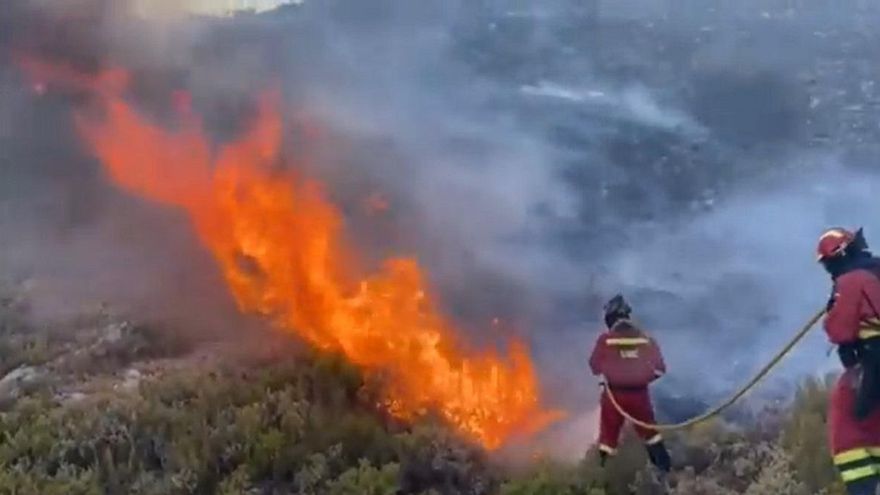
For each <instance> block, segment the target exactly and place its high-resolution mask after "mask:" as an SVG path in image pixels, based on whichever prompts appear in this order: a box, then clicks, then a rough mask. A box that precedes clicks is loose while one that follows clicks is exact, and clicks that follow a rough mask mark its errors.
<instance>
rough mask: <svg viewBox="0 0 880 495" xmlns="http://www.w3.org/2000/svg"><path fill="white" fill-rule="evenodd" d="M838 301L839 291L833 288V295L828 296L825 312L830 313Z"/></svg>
mask: <svg viewBox="0 0 880 495" xmlns="http://www.w3.org/2000/svg"><path fill="white" fill-rule="evenodd" d="M836 301H837V291H835V290H834V288H833V287H832V288H831V295H830V296H828V303H826V304H825V312H826V313H830V312H831V308H833V307H834V303H835V302H836Z"/></svg>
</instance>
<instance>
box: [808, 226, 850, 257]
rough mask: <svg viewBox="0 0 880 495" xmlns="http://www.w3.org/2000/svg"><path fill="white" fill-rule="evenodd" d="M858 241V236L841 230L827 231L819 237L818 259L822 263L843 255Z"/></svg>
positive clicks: (837, 228)
mask: <svg viewBox="0 0 880 495" xmlns="http://www.w3.org/2000/svg"><path fill="white" fill-rule="evenodd" d="M855 240H856V234H854V233H852V232H850V231H848V230H846V229H843V228H840V227H835V228H833V229H828V230H826V231H825V232H824V233H823V234H822V235H821V236H820V237H819V246H818V247H817V248H816V255H817V257H816V259H817V260H818V261H822V260H825V259H828V258H834V257H835V256H839V255H841V254H843V252H844V251H845V250H846V248H847V247H848V246H849V245H850V244H852V242H853V241H855Z"/></svg>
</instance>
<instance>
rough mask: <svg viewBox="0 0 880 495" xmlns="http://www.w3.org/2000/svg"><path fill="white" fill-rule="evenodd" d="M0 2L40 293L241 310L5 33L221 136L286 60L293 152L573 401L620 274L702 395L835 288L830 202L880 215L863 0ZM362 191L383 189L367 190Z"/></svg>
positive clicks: (457, 305)
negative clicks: (192, 112) (512, 340)
mask: <svg viewBox="0 0 880 495" xmlns="http://www.w3.org/2000/svg"><path fill="white" fill-rule="evenodd" d="M6 3H8V4H9V6H8V7H6V6H4V9H5V11H6V12H7V13H8V14H4V16H3V17H0V173H2V176H0V178H2V182H0V231H2V232H3V234H2V237H0V267H2V270H3V272H4V273H3V274H2V275H3V277H5V278H18V279H31V280H32V283H33V284H36V286H37V287H38V288H37V289H34V290H43V291H44V292H43V293H41V294H43V295H42V297H44V298H45V300H44V303H43V306H45V308H46V311H47V312H50V310H56V309H60V308H66V309H69V307H70V306H71V305H73V306H76V305H77V304H85V302H86V301H89V300H94V299H107V300H111V301H114V302H115V303H116V304H119V305H122V306H125V307H130V308H134V309H133V310H140V311H145V312H146V311H150V312H153V313H154V314H155V313H161V314H164V315H167V316H168V317H169V318H177V319H181V321H186V322H187V324H188V325H190V324H194V325H195V326H197V327H202V328H203V330H204V331H212V330H211V329H217V330H218V331H219V330H221V329H222V327H224V326H226V327H228V326H230V325H231V322H234V321H235V318H236V317H235V312H234V311H233V310H232V307H231V304H230V302H229V300H228V297H227V296H226V295H225V294H224V293H223V290H222V284H221V283H220V282H219V276H218V275H217V274H216V273H214V271H213V269H212V265H211V263H210V260H208V259H207V256H205V254H204V253H202V252H201V250H200V249H199V248H198V246H196V244H195V242H194V241H193V236H192V234H191V233H190V232H189V230H188V226H187V224H186V221H185V219H184V218H182V216H181V215H180V214H179V213H177V212H173V211H166V210H161V209H158V208H156V207H154V206H151V205H148V204H145V203H143V202H141V201H139V200H137V199H133V198H130V197H127V196H126V195H125V194H123V193H121V192H118V191H116V190H115V189H114V188H113V187H111V186H109V185H108V183H107V182H106V180H105V179H104V178H103V177H102V176H101V173H100V169H99V167H98V166H97V165H96V163H95V162H94V160H93V159H92V158H90V157H89V156H88V154H87V153H85V152H84V150H83V148H82V146H81V144H80V143H79V142H78V140H77V139H76V137H75V135H74V133H73V131H72V128H71V121H70V110H71V108H72V107H74V106H76V105H78V103H79V101H80V100H79V99H80V98H83V96H82V95H72V94H63V95H56V94H52V93H48V94H45V95H42V96H41V95H39V94H37V93H35V92H34V91H33V89H34V88H31V87H30V86H29V83H28V81H27V80H26V79H25V78H23V77H22V75H21V73H20V72H19V71H18V70H17V67H16V66H15V64H14V63H13V61H14V59H15V57H16V56H17V55H18V54H20V53H36V54H40V55H42V56H50V57H53V58H55V59H60V60H65V61H67V62H69V63H71V64H74V65H76V66H77V67H79V68H80V69H82V70H85V71H91V70H95V69H96V68H97V67H100V66H101V65H103V64H114V65H123V66H125V67H128V68H130V69H131V70H133V72H134V75H135V78H136V84H135V90H134V98H135V99H136V103H137V104H138V105H139V107H141V108H142V109H143V111H145V112H147V113H149V114H151V115H153V116H154V117H155V118H157V119H159V120H161V119H162V118H163V112H167V111H168V109H167V108H164V107H163V104H160V103H157V102H164V101H166V100H167V99H166V98H165V96H167V94H168V93H170V92H171V91H173V90H174V89H176V88H180V87H183V88H186V89H188V90H189V91H191V92H192V93H193V99H194V104H195V106H196V108H197V109H198V110H199V111H200V112H201V113H203V114H204V115H205V116H206V118H207V123H208V125H209V126H210V128H211V130H212V132H213V133H214V135H215V137H216V138H217V139H218V140H222V139H225V138H228V137H229V136H232V135H235V133H237V132H238V131H240V130H241V129H242V128H243V127H245V126H246V125H247V123H248V118H249V116H250V115H251V112H252V110H253V108H252V105H253V97H254V95H255V94H256V93H258V92H259V91H260V90H262V89H265V88H266V87H268V86H270V85H272V84H274V83H275V82H280V84H281V86H282V89H283V91H284V93H285V101H286V106H287V107H286V109H285V110H286V117H287V118H288V119H289V120H290V121H291V122H295V123H297V124H298V125H297V126H296V127H297V128H300V129H301V128H303V127H306V128H309V127H310V126H314V127H315V128H317V129H319V131H317V132H316V133H315V134H314V135H313V134H310V133H307V132H306V133H302V132H299V133H296V135H293V136H291V138H290V139H289V141H290V142H289V143H288V146H289V147H290V148H291V153H293V154H304V155H308V156H309V157H310V159H309V161H308V163H309V167H310V172H311V173H313V174H315V175H316V176H318V177H319V178H321V179H322V180H323V181H324V182H325V183H326V184H327V188H328V190H329V192H330V194H331V196H333V198H334V200H335V201H336V202H337V204H339V205H341V206H342V208H343V210H344V212H345V214H346V218H347V223H346V229H347V232H348V234H349V235H350V236H352V238H354V239H356V240H357V242H358V244H359V245H360V246H362V248H363V251H364V255H365V257H367V258H371V257H374V258H378V257H379V256H381V255H386V254H389V253H406V254H409V253H411V254H415V255H416V256H418V257H419V259H420V260H422V261H423V262H424V263H425V264H426V266H427V267H428V268H429V272H430V277H431V280H432V283H433V285H434V287H435V288H436V289H437V291H438V293H439V296H440V299H441V301H442V302H443V304H444V307H445V308H446V310H447V311H448V312H449V314H450V315H452V316H453V317H455V318H457V319H458V320H459V321H461V323H462V325H463V326H464V327H465V328H469V329H471V335H473V337H474V339H475V340H477V341H479V340H480V337H483V336H485V333H484V332H482V331H481V329H483V328H485V326H486V325H487V322H489V321H491V320H492V319H493V318H495V317H501V319H502V321H505V322H506V323H507V324H509V325H510V326H513V327H515V328H517V329H518V331H520V332H522V333H524V334H526V335H527V336H528V338H529V340H530V342H531V343H532V346H533V348H534V351H535V354H536V358H537V359H538V361H539V365H540V370H541V373H542V377H543V378H544V380H545V383H546V385H547V387H548V393H549V394H550V396H551V399H553V400H557V401H560V402H562V403H563V405H565V406H566V407H571V408H574V409H575V410H576V411H589V410H591V408H592V404H593V401H594V396H595V393H594V389H595V386H594V384H593V383H594V382H593V379H592V378H590V377H589V376H588V374H587V369H586V362H585V361H586V356H587V354H588V352H589V347H590V345H591V343H592V341H593V339H594V338H595V337H596V335H597V332H599V331H600V327H599V324H600V320H599V310H600V307H601V304H602V301H603V300H604V299H607V298H609V297H611V296H612V295H613V294H614V293H616V292H618V291H620V292H623V293H624V294H626V295H627V296H629V297H630V298H631V299H632V301H633V304H634V306H635V310H636V313H637V317H638V318H639V319H640V320H641V321H642V322H643V323H644V324H645V325H646V326H647V327H648V328H649V329H650V330H651V331H652V332H653V333H654V334H655V335H656V337H657V339H658V340H659V341H660V343H661V345H663V346H664V349H665V351H666V354H667V360H668V363H669V366H670V368H671V373H670V375H669V377H668V378H667V379H665V383H663V384H662V385H660V387H661V389H662V392H663V393H664V394H666V395H668V396H680V395H686V396H691V394H692V395H693V396H694V397H696V398H697V400H703V399H705V400H708V401H712V400H713V399H714V398H715V397H716V394H719V393H721V394H723V393H726V392H727V391H729V390H731V388H732V387H733V386H734V384H738V383H740V382H741V381H742V380H744V379H745V378H746V377H747V376H748V374H749V373H751V372H752V371H754V370H755V369H756V368H757V367H758V366H759V365H760V364H762V363H763V362H764V361H765V360H766V359H767V358H768V357H769V356H770V355H772V354H773V353H774V352H775V350H776V348H777V347H778V346H779V345H781V344H782V343H783V342H784V341H785V340H786V339H787V338H788V336H789V335H790V334H792V333H793V332H794V331H795V330H796V328H797V327H798V326H799V325H800V324H801V323H802V322H803V321H805V320H806V319H807V318H808V317H809V316H810V315H811V314H812V313H813V312H814V311H815V310H816V309H817V308H818V307H819V305H821V304H823V303H824V301H825V299H826V297H827V293H828V282H827V280H826V278H825V276H824V274H823V273H822V272H821V270H820V269H819V267H818V266H817V265H816V264H815V262H814V257H813V249H814V243H815V240H816V238H817V236H818V234H819V233H820V232H821V230H822V229H823V228H824V227H826V226H829V225H837V224H841V225H844V226H859V225H863V226H865V228H866V233H867V236H868V240H869V242H871V239H872V238H873V237H872V233H878V234H877V235H880V216H877V215H876V214H875V213H876V212H877V207H876V204H875V197H874V194H873V193H872V191H873V190H876V188H877V186H880V179H878V177H877V175H876V174H875V173H874V172H873V171H872V166H871V165H872V162H873V161H874V160H875V159H876V157H877V156H876V149H875V148H874V147H873V145H872V142H876V138H877V137H878V136H877V134H878V128H877V125H876V121H877V119H876V115H875V113H876V108H877V106H874V105H876V102H877V101H880V100H875V94H876V92H877V89H876V88H875V86H876V82H875V79H874V77H875V76H874V74H876V66H875V65H876V61H874V57H872V53H873V51H872V50H873V49H874V48H873V47H876V46H877V45H876V42H877V39H876V38H877V36H878V34H880V33H878V29H880V28H877V27H876V26H877V25H878V24H877V23H875V22H870V20H871V19H875V18H876V16H877V13H876V12H875V11H873V10H870V9H872V8H873V7H872V6H871V5H865V6H860V4H859V3H858V2H856V1H852V2H849V3H846V4H839V3H838V7H836V8H835V9H834V12H833V14H834V15H833V16H828V15H823V14H822V12H820V11H819V7H817V6H818V5H819V4H820V3H821V2H819V1H818V0H816V1H815V2H810V1H806V0H805V1H804V2H803V5H802V6H801V7H800V10H798V9H797V8H795V9H789V8H788V7H786V6H785V5H787V4H786V3H785V2H780V5H779V6H772V5H771V6H768V5H767V3H766V2H761V6H759V5H758V2H751V3H749V2H737V7H736V8H733V7H730V8H722V7H713V8H708V7H707V8H698V6H699V5H698V4H701V2H691V4H693V5H690V7H688V5H685V4H687V2H682V1H675V0H653V1H647V0H642V1H641V2H636V1H635V0H629V1H628V2H627V5H629V4H632V7H633V8H632V9H624V8H623V7H622V6H623V4H624V2H602V3H601V4H600V5H599V16H598V18H594V17H591V16H590V15H589V12H588V10H589V9H584V8H583V5H580V6H579V7H578V6H577V5H575V2H566V1H563V0H553V1H549V0H548V1H532V2H514V1H504V0H496V1H492V2H467V1H440V0H437V1H423V2H407V1H394V0H361V1H358V2H344V1H336V0H309V1H307V2H301V3H297V4H296V5H291V6H288V7H284V8H282V9H279V10H277V11H272V12H268V13H265V14H261V15H241V16H237V17H234V18H229V19H215V18H199V17H186V16H167V15H163V16H157V17H148V18H143V17H137V16H133V15H131V13H130V12H129V11H128V9H127V3H126V2H117V1H101V0H64V1H58V0H55V1H48V0H7V2H6ZM753 4H754V5H753ZM813 4H815V5H813ZM166 5H167V4H166ZM636 7H637V8H636ZM163 12H164V13H167V10H163ZM634 12H638V15H636V14H634ZM872 117H873V118H872ZM303 123H305V125H301V124H303ZM376 195H381V196H382V197H383V198H385V199H384V200H385V201H387V202H388V204H389V205H390V209H389V210H388V212H386V213H382V214H376V213H375V212H372V211H371V210H370V208H368V207H367V206H365V205H366V204H367V203H368V202H369V198H371V197H376ZM34 280H36V281H42V282H33V281H34ZM40 284H42V285H40ZM40 287H42V288H40ZM826 350H827V348H826V346H825V344H824V340H823V337H822V335H821V334H820V333H817V334H815V335H814V336H812V337H811V338H810V340H809V341H808V343H807V345H804V346H802V348H800V349H799V350H798V351H797V353H796V355H795V356H793V357H792V359H790V360H789V361H788V362H787V364H786V366H785V368H784V370H783V371H782V372H781V373H780V374H778V375H777V377H778V378H779V379H786V380H792V379H795V378H797V377H799V376H801V375H803V374H807V373H814V372H821V371H824V370H828V369H833V367H834V366H835V362H834V360H833V359H831V358H829V357H827V356H826V353H825V351H826ZM572 384H581V387H580V389H579V390H573V387H572ZM575 388H577V387H575Z"/></svg>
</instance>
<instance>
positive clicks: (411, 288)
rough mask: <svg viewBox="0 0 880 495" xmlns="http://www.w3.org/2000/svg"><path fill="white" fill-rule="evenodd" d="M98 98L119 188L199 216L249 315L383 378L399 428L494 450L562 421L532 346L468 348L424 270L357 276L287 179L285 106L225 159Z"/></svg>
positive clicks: (262, 115) (309, 195)
mask: <svg viewBox="0 0 880 495" xmlns="http://www.w3.org/2000/svg"><path fill="white" fill-rule="evenodd" d="M46 72H47V71H41V73H46ZM113 74H118V72H113ZM65 75H66V74H65ZM100 77H103V78H104V79H99V80H106V79H107V77H108V76H106V75H104V76H100ZM117 77H119V76H114V79H115V78H117ZM74 79H75V80H76V82H77V83H81V82H82V81H83V79H81V78H80V77H75V78H74ZM102 87H106V86H102ZM99 95H100V99H99V100H100V102H101V107H102V111H103V115H102V117H100V118H94V117H88V116H86V115H85V114H78V115H77V117H76V123H77V127H78V129H79V131H80V133H81V135H82V136H83V138H84V140H85V141H86V142H87V143H88V144H89V146H90V147H91V149H92V150H93V152H94V154H95V155H96V156H97V157H98V158H99V159H100V161H101V163H102V164H103V166H104V168H105V170H106V172H107V173H108V175H109V176H110V178H111V179H112V180H113V181H114V182H115V183H116V184H117V185H119V186H120V187H123V188H124V189H126V190H128V191H130V192H132V193H135V194H137V195H140V196H142V197H145V198H148V199H150V200H153V201H156V202H159V203H162V204H166V205H173V206H176V207H179V208H182V209H184V210H185V211H186V212H187V213H188V215H189V217H190V218H191V221H192V223H193V225H194V227H195V229H196V231H197V233H198V236H199V239H200V240H201V242H202V243H203V244H204V245H205V246H206V248H207V249H208V250H210V252H211V253H212V254H213V255H214V257H215V258H216V260H217V262H218V263H219V265H220V267H221V269H222V271H223V274H224V275H225V278H226V281H227V283H228V285H229V288H230V290H231V292H232V294H233V295H234V297H235V300H236V301H237V303H238V305H239V307H240V308H241V309H242V310H243V311H247V312H253V313H258V314H261V315H263V316H265V317H266V318H268V319H270V320H271V321H272V322H273V323H274V324H275V325H276V326H277V327H278V328H280V329H283V330H284V331H288V332H293V333H296V334H297V335H299V336H300V337H302V338H304V339H305V340H307V341H309V342H311V343H312V344H313V345H315V346H318V347H320V348H323V349H328V350H334V351H341V352H343V353H344V354H345V355H346V356H347V357H348V358H349V359H350V360H351V361H352V362H353V363H355V364H357V365H359V366H361V367H364V368H365V369H367V370H369V371H375V372H379V373H381V374H382V376H383V377H384V378H385V379H386V380H387V385H386V388H385V390H384V397H385V404H384V406H385V407H387V408H388V409H389V410H390V412H391V413H392V414H394V415H396V416H397V417H399V418H402V419H412V418H414V417H416V416H418V415H419V414H421V413H422V412H424V411H425V410H427V409H435V410H437V411H438V412H439V413H440V414H441V416H442V417H443V418H445V419H446V420H447V421H448V422H450V423H451V424H453V425H455V426H456V427H457V428H458V429H459V430H460V431H461V432H463V433H465V434H467V435H469V436H471V437H472V438H474V439H476V440H477V441H479V442H480V443H482V444H483V445H484V446H485V447H487V448H489V449H494V448H497V447H499V446H500V445H501V444H502V443H503V442H504V441H505V440H507V439H509V438H510V437H511V436H514V435H528V434H531V433H534V432H536V431H538V430H540V429H542V428H544V427H545V426H546V425H547V424H549V423H550V422H552V421H554V420H556V419H557V418H559V417H560V415H561V413H559V412H556V411H550V410H546V409H545V408H543V407H542V406H541V405H540V403H539V397H538V395H539V391H538V388H539V387H538V382H537V378H536V375H535V370H534V368H533V365H532V362H531V360H530V358H529V355H528V351H527V349H526V348H525V346H524V345H523V344H522V343H520V342H518V341H515V340H514V341H513V342H512V343H511V345H510V349H509V354H508V355H507V356H501V355H499V354H498V353H496V352H472V351H468V350H467V349H466V348H464V347H463V346H462V345H461V344H460V342H459V341H458V340H457V339H456V336H457V335H458V331H457V330H456V328H454V326H453V325H451V324H450V322H449V321H448V320H447V319H446V318H444V317H443V315H442V314H441V313H440V312H439V310H438V308H437V306H436V304H435V301H434V300H433V298H432V296H431V295H430V293H429V292H428V290H427V289H426V283H425V281H424V277H423V273H422V269H421V268H420V266H419V264H418V263H417V262H416V260H414V259H411V258H394V259H389V260H387V261H386V262H385V264H384V266H383V268H382V270H381V271H379V272H378V273H374V274H372V275H368V276H363V275H359V274H357V273H356V272H355V271H354V270H353V269H352V266H353V263H352V262H353V261H354V257H355V253H354V252H353V251H352V247H351V246H348V245H346V243H345V242H344V240H343V238H342V236H341V231H342V223H343V222H342V218H341V215H340V213H339V211H338V210H337V209H336V208H334V207H333V205H332V204H330V203H329V202H328V201H327V199H326V198H325V195H324V193H323V191H322V188H321V186H320V185H319V184H318V183H316V182H315V181H311V180H307V179H305V178H303V177H300V176H299V175H298V174H297V173H294V172H291V171H290V169H289V168H280V167H277V166H276V165H279V164H282V162H283V157H282V156H281V154H280V147H281V137H282V128H283V125H282V119H281V116H280V115H279V114H278V112H277V110H276V109H277V108H278V107H279V106H278V102H279V100H280V96H279V94H278V93H277V92H271V93H267V94H266V95H264V96H263V97H262V98H261V100H260V106H259V110H260V111H259V112H258V117H257V119H256V123H255V125H254V126H253V127H252V128H251V130H250V131H249V132H248V133H247V134H246V135H245V136H243V137H241V138H240V139H238V140H236V141H234V142H231V143H228V144H226V145H224V146H222V147H221V148H219V150H217V152H216V153H214V152H212V150H211V146H210V140H209V139H208V137H207V136H206V133H205V131H204V129H203V126H202V124H201V121H200V120H199V118H198V117H197V116H195V115H194V114H193V113H192V111H190V110H189V107H188V105H180V107H181V108H178V111H179V113H180V114H181V115H180V117H181V120H182V124H181V126H180V127H179V128H178V129H176V130H174V131H169V130H165V129H163V128H161V127H159V126H157V125H155V124H152V123H150V122H148V121H147V120H146V119H144V118H143V117H142V116H140V115H139V114H138V113H137V112H136V111H135V110H134V109H133V108H132V107H131V106H130V105H129V104H127V103H126V102H125V101H124V100H123V99H122V97H121V96H120V94H119V93H114V92H106V91H102V92H99ZM175 98H176V99H177V101H178V102H180V101H181V100H180V98H181V96H180V95H177V96H176V97H175ZM184 101H186V99H185V98H184Z"/></svg>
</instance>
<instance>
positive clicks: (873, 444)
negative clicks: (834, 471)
mask: <svg viewBox="0 0 880 495" xmlns="http://www.w3.org/2000/svg"><path fill="white" fill-rule="evenodd" d="M833 297H834V303H833V306H832V307H831V309H830V310H829V312H828V315H827V316H826V318H825V332H826V333H827V334H828V338H829V339H830V340H831V342H833V343H835V344H838V345H848V344H857V343H864V342H866V341H867V340H869V339H876V338H878V337H880V319H878V317H880V314H878V313H877V311H876V310H878V309H880V278H878V277H877V275H876V274H874V273H872V271H869V270H868V269H864V268H862V269H856V270H852V271H849V272H846V273H844V274H842V275H840V276H839V277H838V278H837V279H836V280H835V285H834V296H833ZM862 370H863V366H862V365H861V364H856V365H853V366H851V367H850V368H849V369H847V370H846V371H845V372H844V373H843V375H842V376H841V377H840V379H839V380H838V381H837V383H836V384H835V386H834V389H833V390H832V391H831V397H830V400H829V406H828V407H829V411H828V428H829V439H830V444H831V450H832V454H833V455H834V463H835V465H836V466H837V467H838V469H839V471H840V475H841V477H842V479H843V481H844V482H845V483H846V484H847V486H848V487H849V490H850V493H863V492H864V493H874V492H873V489H874V488H873V487H874V486H875V485H876V484H877V483H878V482H880V408H875V410H874V411H873V412H871V413H870V415H869V416H868V417H867V418H865V419H863V420H858V419H856V417H855V415H854V405H855V401H856V396H857V390H858V383H859V380H860V379H861V376H862Z"/></svg>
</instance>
